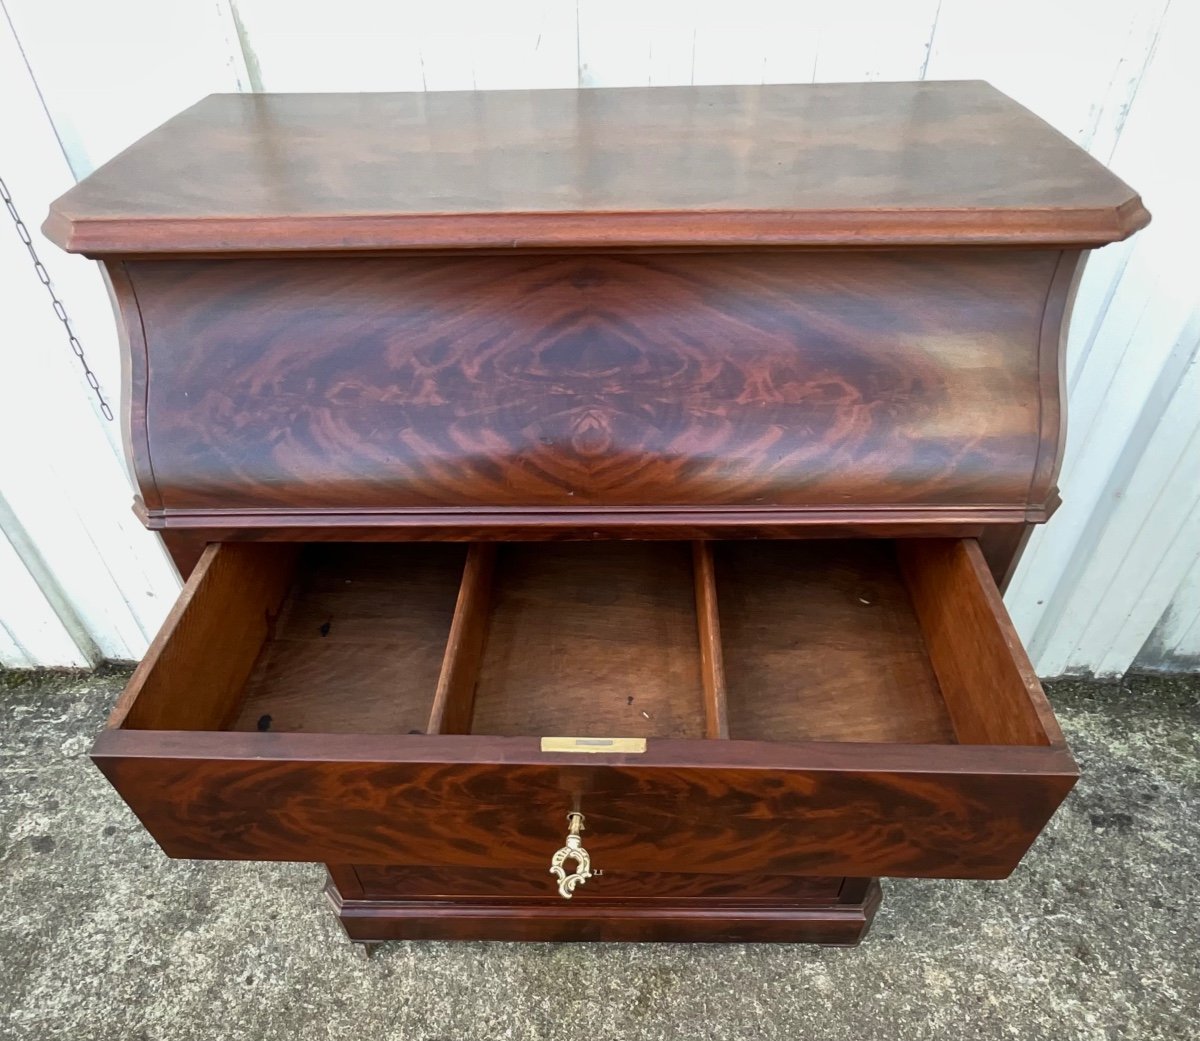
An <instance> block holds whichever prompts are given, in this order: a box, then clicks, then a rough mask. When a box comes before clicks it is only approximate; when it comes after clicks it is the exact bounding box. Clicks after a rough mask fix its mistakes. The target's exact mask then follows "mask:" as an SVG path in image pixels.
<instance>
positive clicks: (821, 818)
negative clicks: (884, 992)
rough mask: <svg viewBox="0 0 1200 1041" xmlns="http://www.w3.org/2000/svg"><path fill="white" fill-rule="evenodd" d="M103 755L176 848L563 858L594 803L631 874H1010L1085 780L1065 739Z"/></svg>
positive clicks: (246, 740)
mask: <svg viewBox="0 0 1200 1041" xmlns="http://www.w3.org/2000/svg"><path fill="white" fill-rule="evenodd" d="M93 759H94V761H95V762H96V763H97V765H98V766H99V767H100V769H101V770H102V771H103V772H104V773H105V775H106V776H107V777H108V778H109V780H110V781H111V782H112V783H113V785H114V786H115V787H116V788H117V790H118V791H119V792H120V793H121V795H122V797H123V798H124V799H125V801H126V802H127V803H128V804H129V805H130V806H131V807H132V808H133V810H134V812H135V813H137V815H138V816H139V818H140V819H141V820H142V822H143V824H145V826H146V828H147V830H148V831H149V832H150V833H151V834H152V835H153V836H154V837H155V838H156V839H157V840H158V842H159V844H160V845H161V846H162V847H163V849H164V850H165V851H166V852H167V853H168V854H169V855H171V856H176V857H197V858H222V859H234V860H242V859H244V860H318V861H325V862H327V863H354V864H372V863H374V864H400V865H403V864H431V865H441V866H446V867H477V868H519V869H527V868H536V869H540V870H544V869H545V866H546V858H547V856H548V855H549V854H550V853H552V852H553V851H554V850H555V849H557V848H558V847H559V846H560V845H561V843H562V824H563V815H564V813H565V812H566V811H567V810H568V809H571V808H573V807H577V808H579V809H580V810H581V811H582V812H584V813H586V814H587V820H588V842H587V846H588V850H589V852H590V853H591V854H592V857H593V859H594V861H595V862H596V863H597V864H605V863H607V864H614V865H620V866H621V867H622V868H623V869H624V870H629V871H675V870H678V868H679V857H680V850H681V849H686V855H687V859H688V867H689V869H690V870H693V871H695V872H698V873H708V872H716V873H721V872H736V873H767V874H796V875H834V874H837V875H852V876H874V875H904V876H910V875H915V876H928V877H963V878H1002V877H1004V876H1006V875H1007V874H1008V873H1009V872H1011V871H1012V869H1013V868H1014V867H1015V866H1016V865H1017V863H1018V861H1019V860H1020V858H1021V856H1022V855H1023V854H1024V853H1025V851H1026V850H1027V849H1028V847H1029V845H1030V843H1031V842H1032V841H1033V839H1034V838H1035V837H1036V836H1037V834H1038V832H1039V831H1040V830H1041V828H1042V827H1043V826H1044V825H1045V823H1046V821H1047V820H1048V819H1049V818H1050V815H1051V814H1052V813H1053V811H1054V810H1055V808H1056V807H1057V806H1058V804H1059V803H1060V802H1061V801H1062V799H1063V798H1064V797H1065V795H1066V793H1067V792H1068V791H1069V790H1070V788H1071V786H1072V785H1073V784H1074V782H1075V779H1076V776H1077V771H1076V769H1075V765H1074V762H1073V761H1072V760H1071V757H1070V755H1069V754H1068V753H1067V752H1066V751H1065V750H1062V749H1056V748H1049V747H1036V748H1028V747H1020V746H1010V747H997V746H982V745H976V746H964V745H885V744H868V743H862V744H837V743H810V744H798V745H789V744H781V743H772V742H750V741H676V740H666V739H655V738H651V739H650V740H649V742H648V750H647V752H645V753H643V754H640V755H636V754H627V755H607V754H606V755H588V754H566V753H561V754H560V753H542V752H541V751H540V750H539V743H538V741H537V739H535V738H525V737H521V738H515V737H480V736H475V735H461V736H455V735H446V736H404V735H395V736H371V735H366V736H364V735H336V734H335V735H331V734H322V735H316V734H273V733H267V734H257V733H255V734H247V733H217V734H211V733H210V734H206V733H183V734H180V733H173V732H157V733H151V732H144V731H125V730H108V731H105V732H104V733H103V734H101V735H100V737H99V738H98V739H97V742H96V744H95V746H94V748H93ZM681 843H685V845H681Z"/></svg>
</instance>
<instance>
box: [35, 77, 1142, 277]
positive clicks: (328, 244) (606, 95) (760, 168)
mask: <svg viewBox="0 0 1200 1041" xmlns="http://www.w3.org/2000/svg"><path fill="white" fill-rule="evenodd" d="M1148 219H1149V215H1148V214H1147V213H1146V211H1145V209H1144V208H1143V207H1142V205H1141V201H1140V199H1139V198H1138V196H1137V195H1136V194H1135V193H1134V192H1133V190H1132V189H1130V188H1129V187H1128V186H1127V185H1125V184H1124V183H1123V182H1122V181H1120V180H1119V179H1117V178H1116V177H1115V176H1113V175H1112V174H1111V173H1109V172H1108V171H1107V170H1106V169H1105V168H1104V167H1103V166H1102V165H1101V164H1100V163H1098V162H1097V161H1096V160H1094V159H1092V158H1091V157H1090V156H1088V155H1087V154H1086V153H1085V152H1084V151H1083V150H1082V149H1080V148H1078V147H1077V146H1076V145H1074V144H1073V143H1071V142H1070V141H1068V140H1067V138H1065V137H1063V136H1062V135H1061V134H1059V133H1058V132H1057V131H1055V130H1054V129H1052V128H1051V127H1050V126H1049V125H1047V124H1046V123H1044V122H1043V121H1042V120H1040V119H1038V118H1037V117H1036V116H1034V115H1033V114H1032V113H1030V112H1028V111H1027V110H1026V109H1024V108H1022V107H1021V106H1020V105H1018V104H1017V103H1016V102H1014V101H1012V100H1011V99H1009V98H1008V97H1006V96H1005V95H1003V94H1001V93H1000V92H999V91H997V90H995V89H994V88H992V87H990V86H989V85H987V84H986V83H981V82H928V83H858V84H828V85H812V86H744V87H644V88H643V87H637V88H619V89H602V90H547V91H497V92H452V93H413V94H274V95H272V94H214V95H212V96H210V97H208V98H205V99H204V100H203V101H201V102H199V103H198V104H196V105H194V106H193V107H192V108H190V109H188V110H187V111H185V112H183V113H181V114H180V115H178V116H176V117H175V118H174V119H171V120H170V121H169V122H167V123H165V124H164V125H163V126H162V127H160V128H159V129H157V130H155V131H153V132H152V133H151V134H149V135H147V136H146V137H145V138H143V139H142V140H141V141H139V142H137V143H136V144H134V145H133V146H132V147H130V148H129V149H127V150H126V151H124V152H122V153H121V154H120V155H118V156H117V157H116V158H115V159H113V160H112V161H111V162H109V163H107V164H105V165H104V166H103V167H101V168H100V169H99V170H97V171H96V172H95V173H93V174H92V175H91V176H90V177H88V178H86V179H85V180H84V181H83V182H81V183H80V184H79V185H78V186H76V187H75V188H73V189H71V191H69V192H67V194H66V195H64V196H63V197H62V198H61V199H59V200H58V201H57V202H55V203H54V205H53V206H52V207H51V211H50V216H49V218H48V219H47V221H46V224H45V227H44V230H45V232H46V234H47V235H48V236H49V237H50V238H51V239H52V240H53V241H54V242H56V243H57V244H58V245H60V246H62V247H64V248H65V249H67V250H70V251H72V252H82V253H88V254H104V253H153V252H204V253H225V252H244V251H263V250H269V251H278V250H376V249H445V248H452V249H453V248H514V247H515V248H530V247H534V248H536V247H576V246H579V247H591V248H594V247H626V246H642V247H673V246H684V247H686V246H697V245H706V246H754V245H768V246H819V245H832V246H844V245H850V246H853V245H910V244H932V243H949V242H952V243H959V242H961V243H968V244H981V243H1078V244H1089V245H1096V244H1102V243H1105V242H1110V241H1113V240H1115V239H1120V238H1124V237H1125V236H1127V235H1129V234H1131V233H1132V232H1133V231H1136V230H1137V229H1138V228H1140V227H1142V226H1143V225H1144V224H1145V223H1146V222H1147V220H1148Z"/></svg>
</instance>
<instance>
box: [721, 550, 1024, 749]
mask: <svg viewBox="0 0 1200 1041" xmlns="http://www.w3.org/2000/svg"><path fill="white" fill-rule="evenodd" d="M714 547H715V548H714V558H715V562H716V579H717V581H716V592H717V600H718V603H719V605H720V611H721V632H722V636H723V644H724V653H725V667H726V677H727V683H728V706H729V734H730V736H731V737H734V738H744V739H749V740H759V741H895V742H905V743H937V742H952V741H954V728H953V726H952V725H951V722H950V717H949V716H948V714H947V712H946V705H945V702H944V701H943V699H942V693H941V690H940V689H939V687H938V681H937V677H936V676H935V674H934V670H933V668H932V667H931V665H930V662H929V655H928V652H927V650H926V648H925V644H924V640H923V639H922V635H921V627H920V625H919V624H918V621H917V617H916V614H915V613H914V611H913V606H912V603H911V602H910V600H909V596H908V592H907V590H906V588H905V585H904V579H903V578H902V577H901V575H900V571H899V569H898V567H897V565H896V559H895V550H894V547H893V544H892V543H890V542H880V541H871V540H860V541H851V542H769V543H759V542H736V541H735V542H718V543H715V544H714ZM989 581H990V579H989ZM944 593H945V595H946V596H947V598H948V600H949V603H948V604H947V610H948V611H951V612H952V611H953V610H954V609H955V608H954V603H955V601H954V599H953V598H954V596H956V595H958V591H957V590H953V589H947V590H944ZM1019 689H1020V690H1021V691H1024V687H1020V688H1019Z"/></svg>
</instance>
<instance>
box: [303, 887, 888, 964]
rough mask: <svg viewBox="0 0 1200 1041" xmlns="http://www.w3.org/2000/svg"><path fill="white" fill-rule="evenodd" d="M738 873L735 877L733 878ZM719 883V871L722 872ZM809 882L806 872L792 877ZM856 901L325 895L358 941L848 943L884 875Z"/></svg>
mask: <svg viewBox="0 0 1200 1041" xmlns="http://www.w3.org/2000/svg"><path fill="white" fill-rule="evenodd" d="M735 877H737V876H735ZM717 879H718V880H720V877H719V876H717ZM791 881H792V882H793V883H803V882H805V881H808V880H805V879H792V880H791ZM864 881H866V885H865V886H863V887H862V889H861V893H860V894H859V895H858V897H857V899H846V898H845V896H844V894H843V893H838V894H837V895H836V897H829V898H826V899H825V900H824V901H823V902H821V901H816V900H813V899H811V898H810V897H809V896H808V895H807V894H806V893H805V892H804V891H803V888H802V886H800V885H797V886H795V889H799V890H801V891H800V893H799V895H798V896H797V895H793V894H788V893H781V894H780V895H779V896H778V897H777V898H776V901H775V903H773V904H772V903H762V902H759V903H757V904H755V903H751V902H746V901H742V900H737V899H732V900H731V899H723V898H721V897H715V898H710V899H707V900H691V899H687V898H683V899H679V900H672V899H670V898H669V897H664V898H660V899H658V900H642V901H629V900H613V901H598V900H588V901H587V902H586V903H585V902H584V901H583V900H581V899H580V898H581V897H582V896H583V890H580V891H579V893H578V895H577V896H576V898H575V899H576V900H579V903H575V901H574V900H573V901H572V903H570V904H565V903H564V902H563V901H561V900H560V901H558V903H557V904H546V903H532V902H530V901H522V900H519V899H517V900H508V899H506V898H503V897H498V898H495V899H493V900H492V901H491V902H490V903H485V902H481V901H479V900H459V899H454V898H449V899H446V898H441V899H434V900H400V899H387V898H379V897H375V898H362V897H355V896H353V895H352V893H353V890H352V891H351V892H350V893H347V892H345V891H343V890H340V889H339V888H338V886H337V884H336V882H335V881H334V880H333V879H332V878H331V881H330V884H329V885H328V886H326V889H325V892H326V895H327V896H328V897H329V899H330V902H331V903H332V904H333V907H334V910H335V911H336V912H337V915H338V918H339V919H340V920H341V923H342V926H343V927H344V928H345V930H346V933H347V935H348V936H349V937H350V938H351V939H353V940H357V941H358V942H360V943H380V942H384V941H387V940H465V939H471V940H510V941H513V940H516V941H525V942H528V941H538V940H541V941H558V942H562V941H581V940H588V941H605V940H607V941H625V942H630V941H633V942H647V941H659V942H664V941H665V942H672V943H693V942H695V943H820V944H825V945H827V946H837V947H849V946H854V945H855V944H857V943H858V942H859V941H860V940H861V939H862V938H863V936H865V935H866V932H867V930H868V929H869V928H870V926H871V920H872V918H873V917H874V915H875V912H876V910H877V909H878V907H879V902H880V896H881V894H880V889H879V883H878V881H876V880H874V879H870V880H864Z"/></svg>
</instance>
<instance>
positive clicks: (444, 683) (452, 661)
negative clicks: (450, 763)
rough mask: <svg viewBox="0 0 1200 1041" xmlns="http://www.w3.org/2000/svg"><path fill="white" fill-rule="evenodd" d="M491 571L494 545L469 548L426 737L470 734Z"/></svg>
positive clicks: (493, 567) (486, 619)
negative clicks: (429, 735)
mask: <svg viewBox="0 0 1200 1041" xmlns="http://www.w3.org/2000/svg"><path fill="white" fill-rule="evenodd" d="M495 569H496V547H495V546H494V545H490V544H486V543H482V544H476V545H474V546H472V547H471V549H470V550H469V551H468V553H467V563H466V566H465V567H464V569H463V576H462V585H461V586H460V587H459V591H458V602H457V603H456V604H455V605H454V620H453V621H452V622H451V625H450V636H449V639H448V640H447V641H446V655H445V658H444V659H443V660H442V670H441V674H440V675H439V676H438V682H437V691H436V692H435V693H434V697H433V708H432V709H431V710H430V713H429V725H428V727H427V728H426V729H427V731H428V732H429V733H430V734H469V733H470V732H471V717H472V716H473V715H474V712H475V686H476V684H477V683H478V680H479V665H480V658H481V656H482V655H483V647H484V644H485V642H486V641H487V632H488V622H489V619H490V617H491V603H492V577H493V574H494V572H495Z"/></svg>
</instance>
